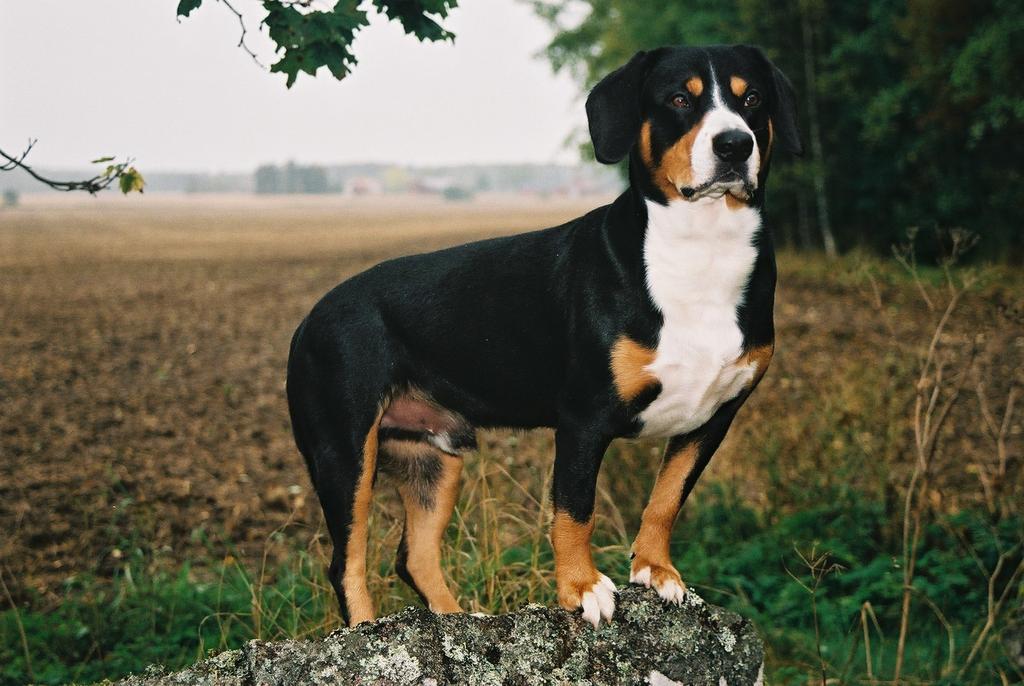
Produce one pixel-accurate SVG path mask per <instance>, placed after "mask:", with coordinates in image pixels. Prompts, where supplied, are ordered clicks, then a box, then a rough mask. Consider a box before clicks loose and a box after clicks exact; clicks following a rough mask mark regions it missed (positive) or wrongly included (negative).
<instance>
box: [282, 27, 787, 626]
mask: <svg viewBox="0 0 1024 686" xmlns="http://www.w3.org/2000/svg"><path fill="white" fill-rule="evenodd" d="M794 100H795V97H794V92H793V88H792V86H791V85H790V83H789V81H788V80H787V79H786V77H785V76H784V75H783V74H782V72H781V71H780V70H779V69H778V68H776V67H775V66H774V65H773V64H772V63H771V61H769V59H768V58H767V57H766V56H765V55H764V53H763V52H761V51H760V50H759V49H757V48H754V47H750V46H744V45H736V46H709V47H703V48H698V47H665V48H658V49H655V50H651V51H644V52H639V53H637V54H636V55H635V56H634V57H633V58H632V59H630V60H629V62H628V63H627V64H625V65H624V66H622V67H620V68H619V69H617V70H616V71H614V72H612V73H611V74H609V75H608V76H606V77H605V78H604V79H603V80H602V81H600V82H599V83H598V84H597V86H595V87H594V89H593V90H592V91H591V92H590V94H589V96H588V98H587V101H586V112H587V117H588V123H589V129H590V135H591V139H592V142H593V146H594V153H595V155H596V157H597V159H598V161H600V162H602V163H605V164H613V163H617V162H620V161H621V160H623V159H625V158H627V157H628V165H629V186H628V188H627V189H626V190H625V191H624V192H623V193H622V194H621V195H620V196H619V197H618V198H617V199H616V200H615V201H614V202H612V203H611V204H609V205H605V206H603V207H600V208H598V209H595V210H593V211H591V212H590V213H588V214H586V215H584V216H582V217H580V218H578V219H575V220H573V221H570V222H568V223H566V224H563V225H562V226H558V227H554V228H550V229H545V230H541V231H535V232H530V233H524V234H520V235H515V236H509V237H502V238H494V239H490V240H482V241H478V242H473V243H468V244H465V245H460V246H457V247H453V248H448V249H445V250H440V251H437V252H431V253H426V254H419V255H410V256H406V257H400V258H397V259H394V260H389V261H387V262H383V263H381V264H378V265H377V266H375V267H372V268H371V269H369V270H367V271H365V272H362V273H360V274H358V275H356V276H354V277H352V278H350V279H348V280H347V281H345V282H344V283H342V284H341V285H339V286H337V287H335V288H334V289H333V290H331V291H330V292H329V293H327V295H325V296H324V297H323V299H322V300H320V302H319V303H317V304H316V305H315V306H314V307H313V309H312V311H311V312H310V313H309V315H308V316H307V317H306V318H305V319H304V320H303V321H302V323H301V324H300V325H299V327H298V329H297V330H296V332H295V335H294V337H293V339H292V343H291V352H290V355H289V360H288V379H287V395H288V404H289V411H290V415H291V421H292V427H293V432H294V435H295V441H296V444H297V446H298V449H299V451H300V452H301V453H302V455H303V456H304V457H305V460H306V463H307V466H308V468H309V473H310V476H311V478H312V482H313V485H314V487H315V490H316V492H317V495H318V497H319V500H320V504H321V506H322V507H323V512H324V516H325V518H326V522H327V527H328V529H329V531H330V534H331V538H332V540H333V544H334V551H333V556H332V561H331V564H330V568H329V572H328V575H329V577H330V580H331V583H332V585H333V587H334V589H335V592H336V593H337V595H338V600H339V603H340V605H341V610H342V615H343V617H344V618H345V620H346V621H347V622H348V623H349V624H350V625H355V624H358V623H359V622H365V621H368V620H372V619H373V618H374V616H375V611H374V607H373V602H372V600H371V598H370V594H369V591H368V589H367V583H366V547H367V517H368V514H369V510H370V503H371V495H372V490H373V486H374V481H375V476H376V474H377V472H378V471H381V472H386V473H388V474H390V475H391V476H392V477H393V478H395V479H396V480H397V483H398V491H399V493H400V495H401V498H402V502H403V505H404V508H405V525H404V529H403V533H402V538H401V543H400V544H399V549H398V554H397V562H396V570H397V572H398V575H399V576H400V577H401V578H402V579H403V580H404V581H405V582H407V583H408V584H410V585H411V586H412V587H413V589H415V590H416V592H417V593H418V595H419V596H420V597H421V598H422V599H423V601H424V602H425V603H426V604H427V606H428V607H429V608H430V609H431V610H433V611H434V612H439V613H448V612H460V611H461V608H460V606H459V603H458V601H457V600H456V598H455V596H454V595H453V594H452V592H451V591H450V590H449V588H448V587H447V585H446V583H445V580H444V577H443V575H442V571H441V565H440V547H441V543H442V538H443V535H444V531H445V528H446V526H447V524H448V521H449V519H450V517H451V515H452V512H453V509H454V507H455V502H456V500H457V495H458V490H459V479H460V471H461V467H462V464H461V463H462V458H461V457H460V456H461V455H462V454H463V453H464V452H465V451H470V450H473V449H474V448H475V447H476V429H477V428H482V427H512V428H521V429H529V428H535V427H552V428H554V429H555V458H554V477H553V489H552V494H551V496H552V503H553V510H554V516H553V522H552V525H551V542H552V547H553V549H554V553H555V572H556V585H557V593H558V601H559V603H560V605H562V606H563V607H565V608H567V609H569V610H577V609H581V610H582V616H583V618H584V619H585V620H586V621H588V622H590V623H592V624H593V625H594V626H595V627H597V626H598V625H599V624H600V622H601V621H602V620H604V621H610V620H611V618H612V615H613V612H614V609H615V595H614V593H615V590H616V588H615V585H614V584H613V583H612V581H611V580H610V579H609V578H608V577H607V576H604V575H603V574H601V573H600V572H599V571H598V570H597V568H596V567H595V565H594V561H593V559H592V556H591V547H590V538H591V534H592V532H593V530H594V496H595V488H596V482H597V474H598V469H599V467H600V465H601V460H602V457H603V455H604V453H605V450H606V448H607V447H608V445H609V443H610V442H611V441H612V440H613V439H614V438H617V437H637V436H644V437H647V436H651V437H660V438H667V439H668V440H667V445H666V448H665V453H664V458H663V462H662V465H661V468H660V471H659V473H658V476H657V479H656V482H655V484H654V487H653V491H652V493H651V495H650V499H649V502H648V504H647V506H646V508H645V509H644V511H643V516H642V519H641V524H640V529H639V532H638V534H637V536H636V539H635V542H634V544H633V546H632V555H631V558H632V563H631V573H630V582H632V583H637V584H643V585H644V586H647V587H653V588H654V589H656V590H657V592H658V594H659V595H660V596H661V597H662V598H663V599H664V600H665V601H667V602H673V603H679V602H681V601H682V599H683V598H684V594H685V592H686V586H685V585H684V583H683V580H682V578H681V576H680V574H679V572H678V571H677V570H676V568H675V566H674V565H673V564H672V560H671V557H670V555H669V538H670V534H671V529H672V526H673V524H674V522H675V519H676V516H677V515H678V513H679V510H680V509H681V507H682V505H683V502H684V501H685V500H686V498H687V496H688V495H689V493H690V491H691V490H692V489H693V487H694V483H695V482H696V481H697V479H698V477H699V476H700V474H701V472H702V471H703V470H704V468H705V466H707V464H708V461H709V460H710V459H711V456H712V454H713V453H714V452H715V450H716V449H717V447H718V445H719V444H720V443H721V441H722V439H723V437H724V436H725V434H726V431H727V430H728V428H729V425H730V423H731V422H732V421H733V418H734V417H735V415H736V412H737V410H738V409H739V408H740V406H741V405H743V403H744V401H745V400H746V399H747V398H748V397H749V396H750V394H751V392H752V391H753V390H754V387H755V386H757V384H758V382H759V381H760V379H761V377H762V376H763V375H764V373H765V370H766V369H767V367H768V364H769V361H770V360H771V358H772V354H773V352H774V346H775V343H774V340H775V336H774V323H773V306H774V297H775V281H776V267H775V257H774V251H773V247H772V239H771V234H770V233H769V231H768V230H767V229H766V228H765V227H764V226H763V225H762V215H761V212H762V207H763V204H764V188H765V181H766V178H767V175H768V166H769V160H770V157H771V154H772V150H773V147H775V146H781V148H783V149H784V150H785V151H787V152H790V153H794V154H800V152H801V143H800V138H799V134H798V129H797V121H796V108H795V102H794Z"/></svg>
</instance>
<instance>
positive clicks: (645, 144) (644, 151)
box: [640, 119, 654, 169]
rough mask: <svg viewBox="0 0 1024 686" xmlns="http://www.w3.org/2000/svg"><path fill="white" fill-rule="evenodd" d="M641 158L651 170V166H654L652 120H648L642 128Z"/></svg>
mask: <svg viewBox="0 0 1024 686" xmlns="http://www.w3.org/2000/svg"><path fill="white" fill-rule="evenodd" d="M640 157H641V158H643V161H644V164H646V165H647V168H648V169H650V168H651V165H653V164H654V162H653V157H652V155H651V120H650V119H648V120H647V121H645V122H644V123H643V125H641V126H640Z"/></svg>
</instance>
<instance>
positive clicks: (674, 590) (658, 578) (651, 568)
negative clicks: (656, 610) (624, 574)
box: [629, 558, 686, 605]
mask: <svg viewBox="0 0 1024 686" xmlns="http://www.w3.org/2000/svg"><path fill="white" fill-rule="evenodd" d="M629 583H631V584H639V585H641V586H646V587H647V588H651V587H652V586H653V587H654V590H656V591H657V592H658V595H660V596H661V598H662V600H664V601H665V602H666V603H673V604H675V605H680V604H682V602H683V599H684V598H685V597H686V584H685V583H683V578H682V577H681V576H679V572H677V571H676V568H675V567H673V566H672V565H659V564H654V563H653V562H648V561H645V560H641V559H640V558H636V559H634V560H633V566H632V568H631V570H630V573H629Z"/></svg>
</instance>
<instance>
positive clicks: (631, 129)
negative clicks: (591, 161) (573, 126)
mask: <svg viewBox="0 0 1024 686" xmlns="http://www.w3.org/2000/svg"><path fill="white" fill-rule="evenodd" d="M653 56H654V52H645V51H643V50H641V51H640V52H638V53H637V54H635V55H633V58H632V59H631V60H629V62H627V63H626V64H624V65H623V66H621V67H619V68H618V69H616V70H615V71H613V72H612V73H611V74H609V75H608V76H606V77H604V78H603V79H601V81H600V82H599V83H598V84H597V85H596V86H594V89H593V90H592V91H590V95H589V96H587V122H588V124H589V125H590V140H592V141H593V143H594V156H595V157H597V161H598V162H601V163H603V164H614V163H616V162H618V161H619V160H621V159H622V158H623V157H625V156H626V155H628V154H629V151H630V149H631V148H632V147H633V143H634V142H635V141H636V138H637V136H638V135H639V133H640V95H641V90H642V89H643V85H644V80H645V79H646V78H647V74H648V72H649V71H650V66H651V65H652V64H653V63H654V59H653Z"/></svg>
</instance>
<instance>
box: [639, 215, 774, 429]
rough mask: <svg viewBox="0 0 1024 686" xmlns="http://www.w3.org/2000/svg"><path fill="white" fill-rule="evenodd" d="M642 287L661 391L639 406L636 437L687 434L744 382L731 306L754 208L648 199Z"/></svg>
mask: <svg viewBox="0 0 1024 686" xmlns="http://www.w3.org/2000/svg"><path fill="white" fill-rule="evenodd" d="M647 217H648V221H647V234H646V237H645V239H644V262H645V264H646V266H647V290H648V292H649V293H650V296H651V299H652V300H653V302H654V304H655V306H657V308H658V309H659V310H660V311H661V314H662V317H663V318H664V324H663V325H662V329H661V334H660V336H659V338H658V347H657V350H656V355H655V358H654V361H653V362H651V363H650V364H649V365H648V366H647V368H646V369H647V370H648V371H650V372H651V373H652V374H654V375H655V376H656V377H657V378H658V381H660V382H661V393H660V394H659V395H658V397H657V398H655V399H654V402H652V403H651V404H650V405H649V406H648V407H647V408H646V409H644V411H643V412H641V413H640V419H641V420H642V421H643V429H642V431H641V432H640V435H641V436H658V437H664V436H672V435H676V434H681V433H687V432H689V431H693V430H694V429H696V428H698V427H700V426H701V425H702V424H704V423H705V422H707V421H708V419H710V418H711V416H712V415H713V414H714V413H715V411H716V410H717V409H718V408H719V407H721V406H722V405H723V404H724V403H725V402H727V401H729V400H731V399H733V398H735V397H736V396H737V395H739V393H740V392H741V391H742V390H743V389H744V388H745V387H746V386H747V385H749V384H750V383H751V381H752V380H753V378H754V373H755V371H756V365H755V364H752V363H751V364H747V363H745V362H744V361H741V360H740V356H741V354H742V353H743V349H742V348H743V334H742V333H741V331H740V328H739V324H738V323H737V321H736V309H737V307H738V306H739V305H740V304H741V302H742V301H743V297H744V291H745V289H746V286H747V282H748V280H749V278H750V273H751V271H752V270H753V268H754V261H755V260H756V258H757V250H756V249H755V247H754V245H753V239H754V236H755V234H756V233H757V231H758V229H759V228H760V226H761V217H760V215H759V214H758V212H757V210H754V209H752V208H749V207H742V208H738V209H730V208H728V207H727V206H726V203H725V201H724V200H722V199H711V198H705V199H702V200H698V201H695V202H688V201H683V200H679V201H675V202H672V203H670V204H669V205H668V206H667V207H666V206H664V205H659V204H657V203H653V202H650V201H648V202H647Z"/></svg>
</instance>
